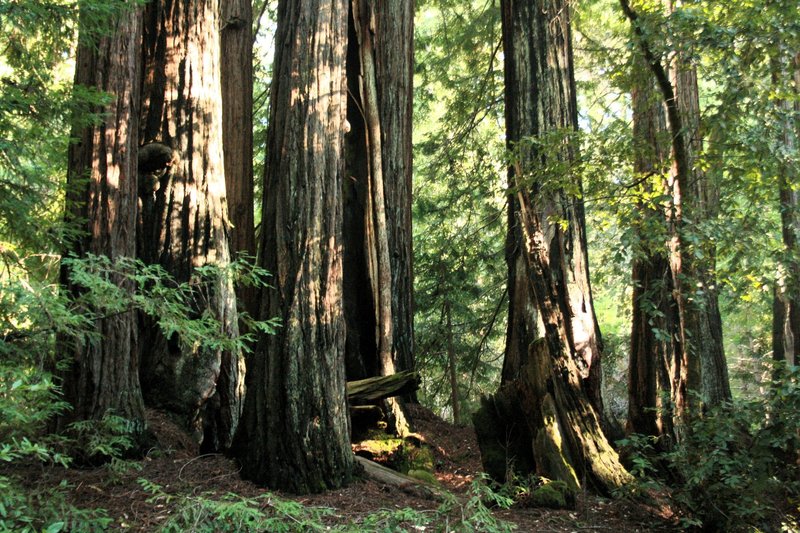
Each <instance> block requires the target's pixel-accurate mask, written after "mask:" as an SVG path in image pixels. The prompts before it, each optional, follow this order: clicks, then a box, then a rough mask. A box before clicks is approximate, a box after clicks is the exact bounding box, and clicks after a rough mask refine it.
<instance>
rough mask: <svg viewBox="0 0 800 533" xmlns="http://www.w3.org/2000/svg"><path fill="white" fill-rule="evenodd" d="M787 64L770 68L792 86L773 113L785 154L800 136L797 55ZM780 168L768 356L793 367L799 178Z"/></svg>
mask: <svg viewBox="0 0 800 533" xmlns="http://www.w3.org/2000/svg"><path fill="white" fill-rule="evenodd" d="M790 64H791V67H790V69H787V68H785V67H783V68H782V67H781V66H780V65H775V66H774V67H773V72H774V75H773V77H774V82H775V83H776V84H777V83H780V82H781V81H783V78H785V77H789V76H791V78H792V82H793V83H792V89H793V91H794V97H795V101H794V102H793V103H792V102H790V101H786V100H780V101H778V102H777V103H776V106H777V108H778V109H777V112H778V114H779V116H780V117H783V118H782V124H781V138H780V144H781V145H782V146H783V147H784V149H785V151H786V153H787V154H791V153H794V152H795V151H796V150H797V138H798V135H800V120H798V119H797V117H798V116H800V99H798V96H800V54H797V55H796V56H795V57H794V58H793V61H791V62H790ZM787 70H789V71H790V72H787ZM781 167H782V168H781V170H782V172H781V174H780V176H779V183H778V193H779V201H780V213H781V235H782V238H783V248H784V249H783V253H784V259H783V261H781V265H780V272H779V276H778V282H777V284H776V286H775V296H774V300H773V319H772V322H773V323H772V355H773V358H774V359H775V360H776V361H785V362H786V363H787V364H789V365H796V364H798V361H800V355H798V354H800V193H798V191H797V184H798V181H800V176H799V175H798V170H797V168H796V165H795V166H793V165H792V163H791V162H782V163H781Z"/></svg>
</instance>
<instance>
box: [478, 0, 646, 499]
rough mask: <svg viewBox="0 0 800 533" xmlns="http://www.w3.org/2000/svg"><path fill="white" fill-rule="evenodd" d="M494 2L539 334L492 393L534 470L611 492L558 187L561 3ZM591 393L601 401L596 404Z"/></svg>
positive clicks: (613, 476) (573, 241)
mask: <svg viewBox="0 0 800 533" xmlns="http://www.w3.org/2000/svg"><path fill="white" fill-rule="evenodd" d="M501 6H502V11H503V46H504V52H505V58H506V59H505V80H506V132H507V139H508V143H509V148H510V149H511V150H512V152H513V154H514V159H515V164H514V165H512V167H511V168H510V171H509V180H510V183H511V188H512V191H513V194H514V196H515V199H516V206H517V208H518V211H517V212H516V213H514V218H515V219H516V221H517V223H518V224H519V235H520V236H521V237H522V239H523V245H522V247H521V253H523V254H524V258H525V262H526V268H527V273H528V275H527V278H525V279H524V282H525V283H524V285H522V286H515V290H528V291H530V293H531V294H532V296H533V298H532V301H534V302H535V303H536V308H537V310H538V312H539V314H540V316H541V319H542V322H543V325H544V328H543V335H544V337H543V339H540V340H538V341H535V342H533V339H527V340H526V341H525V342H524V343H518V346H524V345H525V344H527V346H528V353H527V357H526V358H525V361H524V363H523V364H522V365H521V366H520V370H519V378H518V379H516V380H514V381H511V382H508V383H506V384H505V385H504V386H503V388H502V389H501V391H500V392H499V393H498V396H501V397H505V399H504V402H505V403H506V404H509V403H510V404H513V402H514V399H515V400H516V403H518V404H519V408H520V409H521V410H522V412H523V413H524V414H525V417H524V420H525V422H526V424H527V428H526V430H527V431H523V432H520V433H518V435H520V437H521V438H523V439H524V440H523V441H522V442H521V443H520V444H519V445H518V446H517V447H522V448H523V449H524V448H525V447H527V448H529V449H530V448H532V454H531V456H532V460H533V463H534V468H533V469H534V470H535V473H537V474H539V475H542V476H544V477H548V478H550V479H560V480H563V481H565V482H567V483H568V484H570V485H571V486H572V487H573V488H577V487H579V486H580V485H581V483H582V480H583V479H586V480H587V482H588V483H589V484H590V485H591V486H593V487H595V488H596V489H598V490H600V491H602V492H610V491H611V490H613V489H615V488H617V487H619V486H621V485H622V484H624V483H626V482H628V481H629V480H630V475H629V474H628V473H627V472H626V471H625V469H624V468H623V467H622V465H621V464H620V462H619V458H618V456H617V454H616V452H615V451H614V450H613V449H612V448H611V445H610V444H609V442H608V440H607V439H606V437H605V435H604V434H603V431H602V429H601V424H600V413H601V412H602V411H601V409H602V404H601V403H600V402H599V390H597V391H595V389H594V387H595V383H594V382H593V379H594V378H593V374H592V371H598V370H599V368H598V367H596V366H595V365H598V364H599V340H598V337H597V326H596V322H595V320H594V313H593V308H592V300H591V291H590V287H589V284H588V272H587V262H586V238H585V232H584V228H583V224H584V214H583V206H582V204H581V203H580V201H579V200H578V199H577V198H576V195H570V194H568V193H567V192H566V190H565V188H566V185H567V184H569V185H571V186H573V187H574V188H575V190H577V191H579V190H580V183H575V182H574V181H572V178H570V177H569V166H570V163H571V162H572V161H573V159H574V157H575V153H574V144H573V143H572V142H571V139H570V138H569V134H570V133H573V132H574V131H575V130H576V128H577V109H576V103H575V82H574V74H573V64H572V46H571V35H570V20H569V17H570V12H569V5H568V3H567V2H564V1H562V0H548V1H546V2H541V1H538V0H525V1H510V0H504V1H503V2H502V3H501ZM561 134H563V137H562V138H558V139H557V141H552V139H553V138H556V137H552V136H553V135H556V136H557V135H561ZM531 137H533V138H538V139H540V140H545V141H546V140H548V139H550V140H551V143H553V142H558V143H559V147H558V148H556V149H553V150H546V149H545V148H544V147H543V146H542V145H538V144H537V143H535V142H530V138H531ZM544 144H547V142H545V143H544ZM516 280H517V281H519V280H521V277H520V276H517V277H516ZM511 298H512V300H513V299H514V298H515V296H514V295H512V296H511ZM509 342H512V340H509ZM593 367H594V368H593ZM596 385H597V387H598V389H599V383H597V384H596ZM595 394H597V396H594V395H595ZM509 395H510V398H511V399H510V400H509ZM592 397H594V398H595V401H596V402H597V403H598V404H600V405H597V407H595V405H593V402H592ZM480 433H483V432H479V435H480ZM526 433H527V434H528V435H529V436H528V435H526ZM479 438H480V440H481V442H482V444H481V449H482V453H483V452H484V449H485V444H486V443H487V442H488V441H491V440H492V439H494V440H495V441H497V440H499V439H503V438H506V436H504V435H495V436H494V437H492V436H490V435H487V434H485V433H483V435H482V436H479ZM522 473H528V472H522Z"/></svg>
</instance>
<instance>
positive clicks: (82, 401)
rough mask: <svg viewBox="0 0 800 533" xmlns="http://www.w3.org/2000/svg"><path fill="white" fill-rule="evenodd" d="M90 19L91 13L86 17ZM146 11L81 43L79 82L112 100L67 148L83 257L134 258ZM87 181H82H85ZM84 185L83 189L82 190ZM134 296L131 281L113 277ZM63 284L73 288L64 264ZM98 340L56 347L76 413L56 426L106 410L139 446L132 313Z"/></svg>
mask: <svg viewBox="0 0 800 533" xmlns="http://www.w3.org/2000/svg"><path fill="white" fill-rule="evenodd" d="M87 16H89V15H87ZM141 28H142V10H141V9H140V8H138V7H133V6H131V7H129V8H126V9H125V10H124V11H123V12H122V13H120V14H119V15H117V19H116V20H115V21H114V23H113V28H112V31H111V32H110V33H109V34H108V35H107V36H103V37H101V38H100V39H99V41H98V42H97V43H96V44H94V45H93V44H85V43H84V44H81V45H79V46H78V51H77V57H76V70H75V85H76V86H77V85H79V86H84V87H91V88H93V89H97V90H99V91H104V92H108V93H110V94H111V95H112V98H111V101H110V102H109V104H108V105H107V106H106V107H105V108H104V109H98V110H97V111H98V114H100V115H101V116H103V117H104V119H103V122H101V123H100V124H97V125H96V126H93V127H89V128H85V129H83V130H80V131H74V132H73V135H74V137H75V138H76V139H77V142H76V143H74V144H72V145H70V149H69V166H68V170H67V183H68V188H67V189H68V190H69V191H70V193H69V194H68V196H67V205H66V219H67V222H79V221H80V222H81V223H84V224H85V226H84V228H83V229H85V231H86V233H85V234H84V235H82V236H80V237H78V238H77V239H76V241H74V242H73V243H72V246H71V249H70V250H69V251H70V252H72V253H74V254H76V255H77V256H78V257H84V256H85V255H86V254H88V253H91V254H95V255H105V256H107V257H109V258H110V259H112V260H115V259H119V258H123V257H128V258H131V257H134V256H135V254H136V240H135V235H136V202H137V199H136V198H137V196H136V187H137V181H136V157H137V129H138V123H139V85H138V84H137V83H136V80H138V79H139V72H140V70H141V66H140V62H139V54H138V45H139V39H140V38H141ZM84 180H85V181H84ZM78 184H80V186H78ZM115 281H116V283H117V284H122V286H123V288H124V289H126V290H129V291H133V289H134V287H132V286H131V284H130V282H125V281H123V280H122V279H117V280H115ZM61 282H62V284H63V285H64V287H65V288H66V290H68V291H80V290H81V289H80V288H79V287H75V286H73V285H72V284H71V283H70V280H69V270H68V269H67V268H66V267H62V272H61ZM95 332H96V333H97V335H98V338H99V340H97V341H87V342H81V341H75V342H71V341H67V340H66V339H61V341H62V342H61V343H60V345H59V350H60V351H61V353H62V355H66V356H67V357H69V358H70V359H72V365H71V366H70V367H69V369H67V370H66V371H65V372H64V373H63V374H62V375H61V378H62V387H63V392H64V398H65V399H66V401H68V402H69V403H70V404H71V405H72V411H70V412H69V413H68V414H66V415H64V416H63V417H62V418H61V419H60V420H58V421H57V425H58V426H59V427H60V428H63V427H64V426H65V425H66V424H68V423H69V422H71V421H73V420H98V419H101V418H102V417H103V415H104V414H106V412H107V411H108V410H109V409H112V410H113V411H114V414H116V415H118V416H122V417H124V418H126V419H128V420H129V421H130V422H131V424H132V428H133V430H134V435H133V437H134V439H137V440H138V441H139V442H138V443H137V444H139V445H141V444H143V443H144V436H145V416H144V402H143V401H142V392H141V389H140V386H139V374H138V364H137V363H138V359H137V356H138V352H137V348H138V341H139V339H138V336H137V323H136V314H135V312H134V311H130V312H124V313H120V314H117V315H114V316H110V317H108V318H104V319H101V320H98V321H97V322H96V324H95Z"/></svg>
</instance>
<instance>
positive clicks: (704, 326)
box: [620, 0, 731, 415]
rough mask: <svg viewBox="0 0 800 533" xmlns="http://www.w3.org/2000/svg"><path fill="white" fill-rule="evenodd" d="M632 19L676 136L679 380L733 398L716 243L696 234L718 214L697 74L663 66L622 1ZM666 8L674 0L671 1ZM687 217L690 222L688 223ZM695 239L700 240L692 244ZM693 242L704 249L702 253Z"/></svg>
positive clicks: (713, 399) (710, 401) (708, 398)
mask: <svg viewBox="0 0 800 533" xmlns="http://www.w3.org/2000/svg"><path fill="white" fill-rule="evenodd" d="M620 4H621V6H622V9H623V12H624V13H625V15H626V16H627V17H628V19H629V20H630V21H631V25H632V26H633V30H634V33H635V35H636V40H637V41H638V45H639V47H640V49H641V51H642V55H643V56H644V58H645V60H646V62H647V63H648V65H649V67H650V70H651V71H652V72H653V75H654V77H655V79H656V83H657V84H658V88H659V90H660V92H661V96H662V99H663V101H664V104H665V106H666V108H667V124H668V126H669V131H670V135H671V137H672V162H673V165H672V176H673V213H672V216H673V220H674V226H675V230H674V239H673V241H674V246H673V250H672V259H671V262H672V269H673V280H675V292H676V294H677V295H678V297H677V302H678V311H679V316H680V324H681V339H680V341H681V346H682V348H683V354H682V359H683V370H682V372H683V373H684V374H685V375H684V376H682V377H681V379H682V380H683V381H684V383H685V388H686V389H687V391H696V392H699V393H701V394H702V396H703V399H704V401H705V403H706V404H707V405H715V404H718V403H719V402H721V401H725V400H728V399H730V397H731V392H730V384H729V381H728V370H727V363H726V361H725V354H724V351H723V347H722V321H721V318H720V314H719V305H718V303H717V290H716V286H715V283H714V278H713V272H714V267H715V254H716V252H715V249H714V244H713V242H712V241H710V240H708V239H704V238H699V239H698V238H696V237H698V235H697V230H698V227H699V224H700V223H701V222H702V221H704V220H708V219H710V218H712V217H713V216H715V215H716V210H717V205H718V199H717V198H716V195H715V194H714V192H713V187H711V185H710V184H709V183H708V181H707V179H706V176H705V175H704V174H703V172H702V171H701V170H700V169H699V168H696V166H695V158H696V155H697V153H698V152H699V151H700V150H701V149H702V142H701V136H700V131H699V126H700V124H699V117H700V111H699V97H698V92H697V73H696V71H695V70H694V69H693V68H692V67H691V66H690V65H687V64H685V63H684V62H683V61H681V59H680V58H678V59H677V60H676V61H675V62H674V63H673V64H672V65H671V66H665V65H663V64H662V63H661V60H660V59H659V58H658V57H656V56H655V54H654V53H653V50H652V44H651V43H650V42H649V41H648V39H647V36H646V32H645V29H644V28H643V27H642V26H641V21H640V20H639V16H638V14H637V13H636V11H634V10H633V9H632V8H631V6H630V2H629V1H628V0H620ZM668 8H670V9H672V8H673V6H672V3H671V2H669V0H668ZM687 220H689V221H691V222H692V223H691V224H687V222H686V221H687ZM692 242H698V243H699V244H695V245H692V244H691V243H692ZM693 246H699V247H701V248H702V250H701V252H702V253H698V250H696V249H694V248H693ZM689 400H690V396H689V395H686V396H685V398H684V403H685V405H676V406H675V408H676V411H677V414H678V415H681V414H682V413H683V411H684V410H685V409H692V406H691V405H690V404H691V403H692V402H690V401H689Z"/></svg>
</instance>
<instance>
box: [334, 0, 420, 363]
mask: <svg viewBox="0 0 800 533" xmlns="http://www.w3.org/2000/svg"><path fill="white" fill-rule="evenodd" d="M413 13H414V6H413V2H406V1H387V2H375V1H374V0H354V1H353V2H352V3H351V18H350V21H349V28H350V30H349V39H348V57H347V79H348V93H349V99H348V108H347V120H348V123H349V125H350V131H349V133H348V134H347V136H346V140H345V143H346V144H345V145H346V154H347V156H346V158H347V166H346V178H345V180H344V183H343V186H344V202H345V219H344V254H345V257H344V268H345V271H344V276H345V279H344V284H345V294H344V297H345V310H346V318H347V325H348V327H347V331H348V333H347V372H348V377H349V378H350V379H359V378H363V377H368V376H374V375H381V374H382V375H386V374H388V373H391V372H393V371H394V370H395V369H397V370H413V368H414V355H413V348H414V335H413V298H412V294H413V292H412V274H411V272H412V256H411V170H412V165H411V119H412V107H411V106H412V88H413V82H412V75H413V70H412V68H413Z"/></svg>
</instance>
